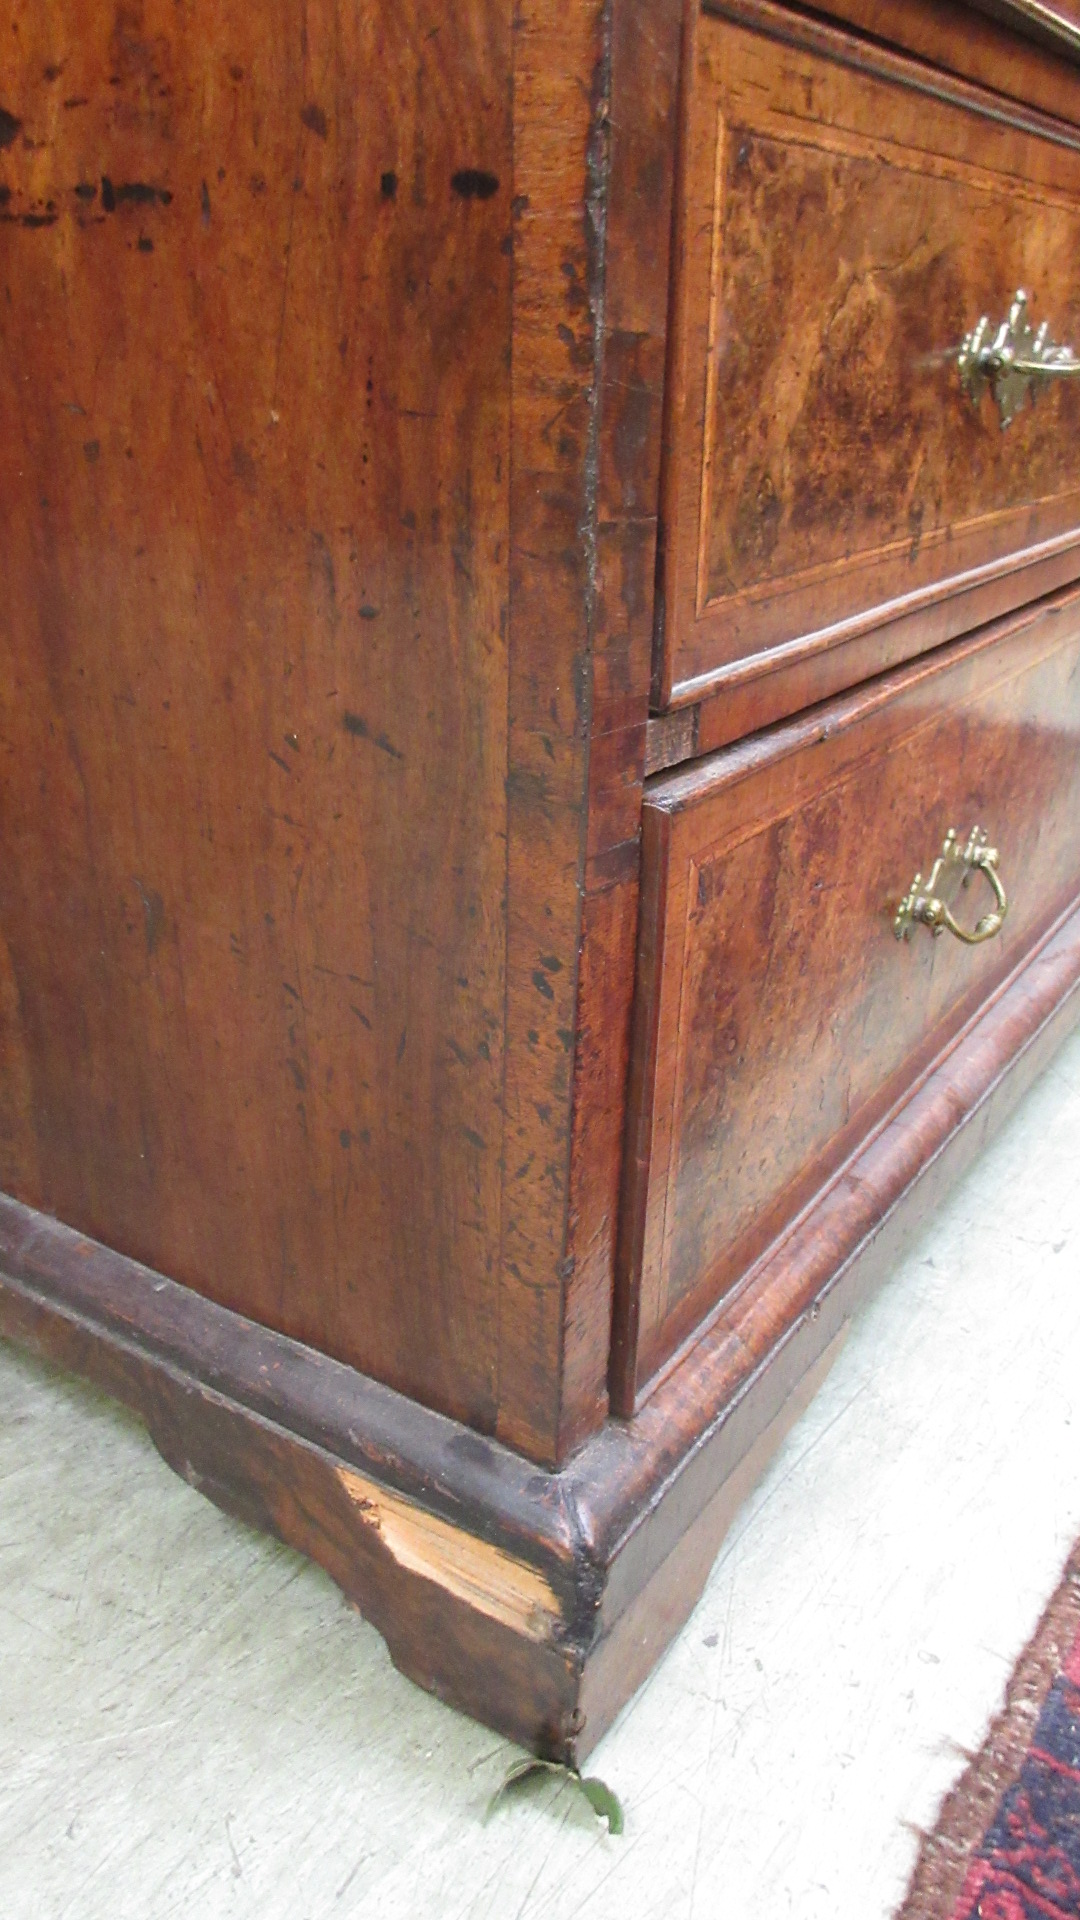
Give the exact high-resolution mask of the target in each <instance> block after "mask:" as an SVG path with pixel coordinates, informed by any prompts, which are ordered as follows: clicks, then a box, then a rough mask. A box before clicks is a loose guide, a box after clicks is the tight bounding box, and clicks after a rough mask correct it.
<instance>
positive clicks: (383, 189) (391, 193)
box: [379, 169, 397, 200]
mask: <svg viewBox="0 0 1080 1920" xmlns="http://www.w3.org/2000/svg"><path fill="white" fill-rule="evenodd" d="M379 192H380V193H381V194H382V197H383V199H384V200H393V199H394V198H395V196H396V194H397V174H396V173H394V171H393V170H392V169H389V170H388V171H387V172H386V173H384V174H383V176H382V178H381V179H380V181H379Z"/></svg>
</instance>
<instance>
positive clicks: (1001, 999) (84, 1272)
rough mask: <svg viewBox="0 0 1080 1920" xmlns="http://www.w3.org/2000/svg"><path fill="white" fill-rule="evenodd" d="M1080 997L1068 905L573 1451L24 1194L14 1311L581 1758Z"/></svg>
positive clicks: (0, 1321) (235, 1506)
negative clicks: (174, 1271) (297, 1333)
mask: <svg viewBox="0 0 1080 1920" xmlns="http://www.w3.org/2000/svg"><path fill="white" fill-rule="evenodd" d="M1078 1016H1080V915H1076V916H1074V917H1073V918H1072V919H1071V920H1069V921H1066V922H1065V923H1064V924H1063V925H1062V926H1061V927H1060V929H1059V930H1057V931H1056V932H1055V933H1054V934H1053V935H1052V937H1050V938H1049V939H1048V940H1047V941H1046V942H1045V943H1044V944H1043V945H1042V946H1041V947H1040V948H1039V949H1038V951H1037V952H1035V953H1034V954H1033V955H1031V956H1030V957H1029V958H1028V960H1027V962H1026V964H1025V966H1024V967H1023V969H1022V970H1021V971H1020V972H1019V973H1018V974H1017V975H1016V976H1015V977H1014V978H1013V979H1012V980H1010V981H1009V982H1007V983H1006V984H1005V985H1004V987H1003V988H1002V990H1001V991H1000V992H999V993H998V994H997V995H996V996H995V997H994V998H993V999H992V1001H991V1003H990V1004H989V1005H988V1006H987V1008H986V1009H985V1010H984V1012H983V1014H982V1015H981V1017H980V1018H979V1020H978V1021H977V1022H976V1023H975V1024H974V1026H973V1027H972V1028H971V1029H970V1030H969V1031H968V1032H967V1033H966V1034H965V1035H964V1036H963V1037H962V1039H961V1040H960V1041H959V1043H958V1045H957V1046H956V1047H955V1048H954V1049H953V1050H952V1051H951V1052H950V1053H949V1055H948V1056H947V1058H946V1059H945V1060H944V1061H942V1062H941V1063H940V1064H939V1065H938V1066H937V1067H936V1068H935V1069H934V1070H933V1071H932V1072H931V1073H930V1075H929V1076H928V1077H927V1079H926V1080H925V1081H924V1082H923V1084H922V1085H921V1087H920V1088H919V1090H918V1091H917V1093H916V1094H915V1096H914V1098H913V1099H912V1101H911V1102H910V1103H909V1105H908V1106H907V1107H906V1108H905V1109H904V1111H903V1113H902V1114H901V1115H899V1116H897V1117H895V1118H894V1119H893V1120H892V1121H890V1122H889V1123H888V1124H887V1125H886V1126H885V1127H884V1128H883V1129H882V1130H881V1132H879V1133H878V1134H877V1135H876V1137H875V1138H874V1139H873V1140H872V1141H870V1142H869V1143H868V1144H867V1145H866V1146H865V1147H864V1148H863V1150H862V1151H861V1152H860V1153H859V1154H858V1155H857V1156H856V1158H855V1160H854V1161H853V1162H852V1163H851V1165H850V1166H849V1168H848V1169H846V1171H845V1174H844V1176H843V1178H842V1179H841V1180H840V1181H839V1182H837V1183H835V1184H834V1185H833V1186H832V1187H830V1188H829V1189H827V1190H826V1192H825V1193H823V1195H822V1196H821V1200H820V1204H819V1205H818V1206H817V1207H815V1208H814V1209H813V1210H812V1211H811V1212H810V1213H809V1214H808V1215H807V1216H806V1218H805V1219H804V1220H803V1221H802V1222H801V1223H800V1226H799V1227H798V1229H797V1230H796V1232H795V1233H794V1234H793V1236H792V1237H791V1239H790V1240H789V1241H788V1243H786V1245H785V1248H784V1250H783V1255H782V1257H781V1258H780V1259H779V1260H778V1261H777V1262H775V1263H774V1264H773V1266H772V1267H767V1268H766V1269H764V1270H763V1271H762V1272H761V1273H760V1274H758V1275H757V1276H755V1279H754V1282H753V1284H752V1285H751V1287H750V1288H749V1289H748V1290H747V1291H746V1293H745V1294H744V1295H743V1296H740V1298H739V1299H738V1300H737V1301H735V1302H733V1303H731V1304H730V1305H729V1307H728V1308H727V1309H726V1310H725V1311H724V1312H723V1313H722V1314H721V1315H719V1316H717V1317H716V1318H715V1319H714V1321H713V1322H712V1324H711V1325H710V1326H709V1327H707V1328H706V1329H705V1330H704V1332H703V1334H702V1337H701V1338H700V1340H699V1341H698V1342H697V1343H696V1345H695V1346H694V1347H693V1348H692V1349H691V1350H689V1351H688V1352H687V1353H686V1354H685V1355H684V1356H683V1358H682V1360H681V1362H680V1364H679V1365H678V1366H676V1367H674V1368H673V1369H672V1370H671V1371H670V1372H669V1374H668V1376H667V1378H666V1379H665V1380H664V1381H663V1382H662V1383H661V1384H659V1385H658V1386H657V1388H656V1390H655V1392H654V1393H653V1395H652V1397H651V1398H650V1399H649V1401H648V1402H647V1403H646V1404H645V1405H644V1406H643V1407H642V1408H641V1409H640V1411H639V1412H638V1414H637V1415H636V1417H635V1418H634V1419H633V1420H632V1421H621V1420H612V1421H608V1422H607V1423H606V1424H605V1426H604V1427H603V1428H602V1429H601V1430H600V1431H599V1432H598V1433H597V1434H596V1435H594V1436H593V1438H592V1439H591V1440H590V1441H589V1442H588V1443H587V1444H586V1445H585V1446H584V1447H583V1448H582V1449H581V1450H580V1452H579V1453H578V1454H577V1455H576V1456H575V1458H574V1459H573V1460H572V1461H571V1462H569V1463H568V1464H567V1465H566V1466H565V1467H563V1468H562V1469H561V1471H559V1472H556V1473H549V1472H545V1471H543V1470H538V1469H537V1468H536V1467H534V1466H533V1465H531V1464H530V1463H529V1462H528V1461H526V1460H524V1459H522V1458H520V1457H519V1456H518V1455H516V1454H514V1453H512V1452H511V1451H510V1450H509V1449H507V1448H505V1447H503V1446H502V1445H500V1444H499V1443H498V1442H497V1441H494V1440H489V1439H485V1438H484V1437H483V1436H481V1435H479V1434H476V1433H474V1432H472V1431H470V1430H469V1429H467V1428H465V1427H463V1426H461V1425H459V1424H458V1423H456V1422H454V1421H451V1420H448V1419H446V1418H444V1417H443V1416H441V1415H439V1414H437V1413H432V1412H430V1411H428V1410H427V1409H425V1408H423V1407H420V1406H418V1405H416V1403H415V1402H411V1401H406V1400H404V1399H403V1398H402V1396H400V1395H399V1394H397V1393H394V1392H393V1391H391V1390H390V1389H388V1388H385V1387H383V1386H381V1385H379V1384H378V1383H376V1382H374V1381H371V1380H366V1379H364V1378H363V1377H362V1376H361V1375H359V1374H357V1373H356V1372H355V1371H354V1370H353V1369H352V1368H350V1367H346V1366H344V1365H342V1364H341V1363H340V1362H338V1361H335V1360H332V1359H329V1358H327V1357H326V1356H325V1355H323V1354H319V1353H316V1352H314V1351H312V1350H311V1349H310V1348H305V1347H303V1346H301V1345H299V1344H297V1343H296V1342H294V1341H291V1340H289V1339H287V1338H285V1337H284V1336H282V1335H281V1334H278V1333H274V1332H272V1331H269V1330H267V1329H265V1328H262V1327H259V1326H256V1325H255V1324H254V1323H253V1322H251V1321H250V1320H247V1319H244V1318H243V1317H242V1316H240V1315H237V1314H234V1313H232V1312H230V1311H229V1310H228V1309H226V1308H223V1307H220V1306H218V1305H217V1304H215V1303H214V1302H212V1301H209V1300H206V1299H204V1298H202V1297H200V1296H199V1295H198V1294H195V1293H193V1292H191V1291H190V1290H188V1289H186V1288H184V1287H180V1286H177V1285H176V1284H175V1283H174V1282H172V1281H169V1280H167V1279H165V1278H164V1277H163V1276H160V1275H157V1274H155V1273H153V1272H151V1271H148V1270H147V1269H145V1268H141V1267H139V1266H138V1265H137V1264H136V1263H134V1262H132V1261H131V1260H128V1259H126V1258H124V1257H123V1256H122V1255H119V1254H116V1253H114V1252H112V1251H110V1250H109V1249H106V1248H103V1247H100V1246H96V1245H94V1244H93V1243H92V1242H89V1241H87V1240H86V1239H85V1238H83V1237H82V1236H80V1235H78V1234H76V1233H74V1232H72V1231H71V1230H70V1229H68V1228H65V1227H62V1226H60V1225H59V1224H58V1223H57V1222H56V1221H54V1220H48V1219H45V1218H43V1217H42V1216H40V1215H37V1214H34V1213H33V1212H32V1211H30V1210H29V1209H27V1208H25V1207H23V1206H21V1205H20V1204H18V1203H17V1202H13V1201H10V1200H6V1199H5V1200H0V1331H2V1332H3V1333H4V1334H5V1335H6V1336H7V1337H8V1338H11V1339H13V1340H16V1341H18V1342H19V1343H21V1344H23V1345H25V1346H26V1347H28V1348H31V1349H32V1350H34V1351H36V1352H38V1353H41V1354H44V1355H47V1356H48V1357H49V1358H51V1359H53V1360H56V1361H58V1362H59V1363H60V1364H62V1365H64V1366H66V1367H68V1368H70V1369H71V1370H73V1371H76V1372H78V1373H81V1374H82V1375H84V1376H85V1377H86V1378H88V1379H90V1380H92V1381H94V1382H96V1383H97V1384H98V1385H100V1386H102V1387H103V1388H105V1390H106V1391H108V1392H110V1393H112V1394H113V1395H114V1396H115V1397H116V1398H118V1399H119V1400H122V1401H123V1402H124V1403H125V1404H127V1405H128V1406H130V1407H132V1408H133V1409H134V1411H135V1412H136V1413H137V1414H138V1415H139V1417H140V1418H141V1419H142V1420H144V1421H145V1423H146V1425H147V1427H148V1428H149V1430H150V1432H151V1434H152V1436H153V1438H154V1439H155V1441H156V1443H157V1445H158V1446H159V1447H160V1449H161V1451H162V1453H163V1454H164V1456H165V1458H166V1459H167V1460H168V1461H169V1463H170V1465H172V1466H173V1467H174V1468H175V1469H176V1470H177V1471H178V1472H179V1473H181V1474H182V1475H183V1476H184V1477H185V1478H186V1479H187V1480H188V1481H189V1482H190V1483H191V1484H192V1485H193V1486H195V1487H197V1488H198V1489H199V1490H200V1491H202V1492H203V1493H205V1494H206V1495H207V1496H208V1497H209V1498H211V1499H213V1500H214V1501H216V1502H217V1504H218V1505H220V1506H222V1507H224V1508H225V1510H226V1511H228V1512H230V1513H233V1514H236V1515H238V1516H239V1517H241V1518H242V1519H244V1520H245V1521H247V1522H248V1523H250V1524H253V1525H256V1526H259V1527H261V1528H264V1529H266V1530H268V1531H270V1532H272V1533H275V1534H277V1535H278V1536H279V1537H280V1538H282V1539H284V1540H286V1541H288V1542H290V1543H291V1544H292V1545H294V1546H296V1547H298V1548H300V1550H301V1551H303V1552H305V1553H307V1554H309V1555H310V1556H311V1557H312V1558H314V1559H316V1560H317V1561H319V1563H320V1564H321V1565H323V1566H324V1567H326V1568H327V1570H328V1571H329V1572H330V1573H331V1575H332V1576H333V1578H334V1579H335V1580H337V1581H338V1582H339V1584H340V1585H341V1586H342V1587H343V1589H344V1590H345V1592H346V1593H348V1594H349V1595H350V1596H351V1597H352V1598H353V1599H354V1600H356V1602H357V1603H358V1605H359V1606H360V1607H361V1608H362V1610H363V1612H364V1613H365V1615H366V1616H367V1618H369V1619H370V1620H371V1621H372V1622H373V1624H374V1625H375V1626H377V1627H378V1629H379V1631H380V1632H382V1633H383V1634H384V1635H385V1637H386V1640H387V1644H388V1646H389V1649H390V1652H391V1654H392V1657H393V1658H394V1660H395V1662H396V1663H397V1665H398V1666H399V1667H401V1669H402V1670H403V1671H404V1672H405V1673H407V1674H409V1675H410V1676H411V1677H412V1678H413V1679H415V1680H416V1681H417V1682H418V1683H419V1684H420V1685H422V1686H425V1687H428V1688H429V1689H431V1690H432V1691H433V1692H435V1693H437V1694H439V1696H440V1697H441V1698H443V1699H445V1700H447V1701H449V1702H450V1703H452V1704H453V1705H456V1706H459V1707H461V1708H463V1709H464V1710H465V1711H467V1712H470V1713H472V1714H474V1715H476V1716H477V1717H479V1718H481V1719H484V1720H486V1721H488V1722H489V1724H491V1725H492V1726H494V1727H496V1728H498V1729H499V1730H500V1731H501V1732H504V1733H506V1734H508V1735H509V1736H510V1737H511V1738H514V1739H516V1740H519V1741H521V1742H522V1743H524V1744H525V1745H527V1746H530V1747H533V1748H535V1749H536V1750H537V1751H539V1752H542V1753H545V1754H548V1755H551V1756H553V1757H557V1758H560V1759H564V1760H568V1761H576V1762H580V1761H581V1760H582V1759H583V1757H584V1756H585V1754H586V1753H587V1752H588V1751H589V1749H590V1748H591V1747H592V1746H593V1745H595V1743H596V1741H597V1740H598V1739H599V1738H600V1735H601V1734H602V1733H603V1731H604V1729H605V1728H606V1727H607V1726H608V1725H609V1724H610V1723H611V1720H612V1719H613V1718H614V1716H615V1714H616V1713H617V1712H618V1710H619V1708H620V1707H621V1706H622V1705H623V1704H624V1703H625V1701H626V1699H627V1698H628V1697H629V1695H630V1694H631V1693H632V1692H633V1690H634V1688H635V1687H636V1686H637V1685H638V1684H639V1683H640V1680H641V1679H642V1678H643V1677H644V1674H645V1673H646V1672H647V1671H648V1669H649V1667H650V1666H651V1665H652V1664H653V1662H654V1661H655V1659H656V1658H657V1657H658V1655H659V1654H660V1652H661V1651H662V1650H663V1647H664V1645H665V1644H666V1642H667V1640H668V1639H669V1638H670V1636H671V1634H672V1633H673V1632H675V1631H676V1630H677V1629H678V1627H679V1625H680V1624H681V1623H682V1621H683V1620H684V1619H685V1617H686V1615H687V1614H688V1612H689V1611H690V1608H691V1607H692V1605H693V1603H694V1600H695V1599H696V1597H697V1594H698V1592H699V1591H700V1588H701V1585H702V1583H703V1581H704V1579H705V1578H706V1576H707V1573H708V1569H709V1565H710V1563H711V1560H712V1557H713V1555H714V1554H715V1551H716V1548H717V1546H718V1545H719V1541H720V1539H721V1538H722V1535H723V1532H724V1529H725V1527H726V1526H727V1524H728V1522H729V1521H730V1518H731V1516H732V1513H733V1512H734V1511H735V1508H736V1506H737V1504H738V1501H739V1499H740V1498H741V1497H742V1496H743V1495H744V1494H745V1493H746V1491H747V1490H748V1489H749V1487H750V1485H752V1484H753V1479H754V1477H755V1476H756V1475H757V1474H758V1473H760V1471H761V1469H762V1467H763V1465H764V1463H765V1461H766V1460H767V1459H768V1457H769V1455H770V1453H771V1451H772V1449H773V1448H774V1447H775V1445H776V1443H777V1441H778V1439H779V1438H780V1437H781V1435H782V1433H783V1432H784V1430H785V1428H786V1426H787V1425H788V1424H789V1423H790V1420H791V1419H792V1418H793V1417H794V1415H795V1413H796V1412H797V1410H798V1408H799V1407H800V1406H801V1405H802V1404H803V1402H804V1400H805V1398H806V1396H807V1394H808V1393H809V1392H810V1391H812V1389H813V1387H814V1385H815V1384H816V1381H817V1379H818V1378H819V1377H820V1374H821V1371H822V1370H823V1368H824V1367H826V1366H827V1365H828V1362H829V1359H830V1357H831V1355H832V1354H833V1353H834V1352H835V1351H836V1347H837V1345H838V1343H839V1341H840V1339H841V1338H842V1336H843V1331H844V1327H845V1325H846V1323H847V1321H848V1319H849V1318H850V1316H851V1314H852V1312H853V1311H854V1310H855V1309H856V1307H857V1306H858V1305H859V1303H860V1302H861V1300H863V1299H864V1298H865V1297H866V1295H867V1294H868V1292H869V1291H870V1290H871V1289H872V1288H873V1286H875V1285H876V1284H877V1282H878V1281H879V1280H880V1279H881V1277H882V1275H883V1274H884V1273H886V1272H887V1271H888V1270H889V1267H890V1265H891V1264H892V1263H893V1262H894V1261H895V1259H896V1256H897V1253H898V1250H899V1248H900V1247H901V1246H902V1244H903V1242H904V1240H905V1238H906V1236H907V1235H908V1234H909V1233H910V1230H911V1227H912V1224H913V1222H914V1221H916V1220H917V1219H919V1218H921V1217H925V1214H926V1211H927V1210H928V1209H932V1207H933V1206H934V1205H935V1204H936V1203H937V1202H938V1201H939V1200H940V1199H941V1197H942V1196H943V1194H944V1192H945V1190H946V1188H947V1185H948V1183H949V1181H950V1180H951V1179H953V1178H954V1177H955V1175H956V1174H957V1172H958V1171H959V1170H960V1169H961V1168H962V1167H963V1166H964V1165H966V1164H967V1162H968V1161H969V1160H970V1159H971V1158H972V1157H973V1156H974V1155H975V1154H976V1153H978V1152H979V1151H981V1149H982V1147H983V1145H984V1144H985V1141H986V1139H987V1137H988V1135H989V1133H990V1131H991V1130H992V1128H993V1127H995V1126H996V1125H998V1124H999V1123H1000V1122H1001V1120H1002V1119H1003V1118H1004V1117H1005V1115H1006V1114H1007V1113H1008V1112H1009V1111H1010V1109H1011V1107H1012V1106H1013V1105H1014V1103H1015V1101H1016V1100H1017V1098H1018V1097H1019V1095H1020V1093H1021V1091H1022V1090H1023V1088H1024V1087H1025V1086H1026V1085H1028V1084H1029V1083H1030V1080H1031V1079H1032V1077H1033V1076H1034V1075H1035V1074H1036V1073H1037V1072H1038V1071H1039V1070H1040V1069H1041V1068H1042V1067H1043V1066H1044V1065H1045V1064H1046V1062H1047V1060H1048V1059H1049V1058H1050V1057H1051V1055H1052V1053H1053V1051H1054V1049H1055V1048H1056V1047H1057V1046H1058V1045H1060V1042H1061V1040H1062V1038H1063V1037H1064V1035H1065V1033H1066V1031H1067V1030H1068V1029H1069V1027H1070V1026H1071V1025H1072V1024H1073V1023H1074V1022H1075V1020H1076V1019H1077V1017H1078Z"/></svg>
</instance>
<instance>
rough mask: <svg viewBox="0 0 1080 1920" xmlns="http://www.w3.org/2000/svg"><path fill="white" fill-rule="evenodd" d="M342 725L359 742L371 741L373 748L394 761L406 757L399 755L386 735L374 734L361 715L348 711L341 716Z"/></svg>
mask: <svg viewBox="0 0 1080 1920" xmlns="http://www.w3.org/2000/svg"><path fill="white" fill-rule="evenodd" d="M341 724H342V726H343V727H344V729H345V731H346V733H351V734H353V736H354V737H355V738H356V739H357V740H369V741H370V742H371V745H372V746H373V747H378V748H379V751H380V752H381V753H388V754H389V755H390V758H391V759H392V760H404V758H405V755H404V754H403V753H399V751H398V749H397V747H395V746H394V745H393V743H392V741H390V740H388V739H387V737H386V735H385V733H372V731H371V728H370V727H369V726H368V723H367V721H366V720H365V719H364V718H363V717H362V715H360V714H359V713H349V712H348V711H346V712H345V713H343V714H342V716H341Z"/></svg>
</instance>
